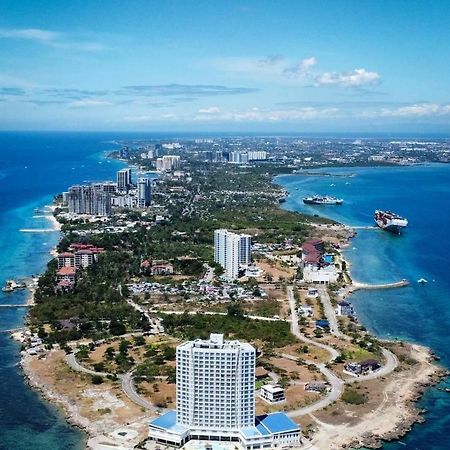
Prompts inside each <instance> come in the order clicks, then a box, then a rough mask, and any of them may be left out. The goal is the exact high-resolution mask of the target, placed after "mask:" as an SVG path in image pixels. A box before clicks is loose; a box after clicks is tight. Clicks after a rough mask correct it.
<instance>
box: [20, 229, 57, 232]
mask: <svg viewBox="0 0 450 450" xmlns="http://www.w3.org/2000/svg"><path fill="white" fill-rule="evenodd" d="M19 231H21V232H22V233H52V232H53V231H58V230H55V229H53V228H22V229H20V230H19Z"/></svg>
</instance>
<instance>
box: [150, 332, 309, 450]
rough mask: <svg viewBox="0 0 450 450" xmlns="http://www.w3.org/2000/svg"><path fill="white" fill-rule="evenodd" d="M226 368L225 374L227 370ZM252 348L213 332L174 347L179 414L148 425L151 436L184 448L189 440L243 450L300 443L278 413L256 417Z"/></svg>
mask: <svg viewBox="0 0 450 450" xmlns="http://www.w3.org/2000/svg"><path fill="white" fill-rule="evenodd" d="M228 368H229V369H230V372H229V373H228V372H227V370H228ZM254 372H255V349H254V348H253V347H252V346H251V345H249V344H241V343H240V342H239V341H224V340H223V335H216V334H212V335H211V337H210V339H209V340H207V341H200V340H197V341H193V342H189V343H186V344H181V345H180V346H178V347H177V410H176V411H168V412H167V413H165V414H164V415H162V416H160V417H158V418H156V419H153V420H152V421H150V423H149V438H150V439H151V440H154V441H156V442H158V443H160V444H164V445H170V446H174V447H178V448H180V447H183V446H184V445H185V444H186V443H187V442H189V441H205V442H208V443H210V444H211V443H214V442H216V443H217V444H218V443H219V442H221V443H222V444H224V443H229V444H232V445H233V446H235V447H238V448H241V449H243V450H258V449H261V450H262V449H269V448H286V447H291V446H294V445H297V444H299V443H300V426H299V425H297V424H296V423H295V422H293V421H292V420H291V419H290V418H289V417H288V416H287V415H286V414H284V413H281V412H278V413H273V414H266V415H262V416H256V417H255V397H254V395H255V373H254Z"/></svg>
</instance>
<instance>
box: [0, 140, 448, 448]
mask: <svg viewBox="0 0 450 450" xmlns="http://www.w3.org/2000/svg"><path fill="white" fill-rule="evenodd" d="M164 137H168V136H167V135H157V134H152V135H148V134H147V135H145V134H142V135H138V134H136V133H133V134H125V133H121V134H118V133H12V132H11V133H10V132H2V133H0V155H1V158H2V164H1V166H0V194H1V197H0V198H1V199H2V201H1V203H0V248H1V252H0V284H1V283H3V282H4V280H7V279H9V278H16V279H17V278H21V277H26V276H30V275H32V274H39V273H40V272H42V271H43V270H44V268H45V265H46V263H47V262H48V261H49V259H50V256H49V251H50V249H51V248H52V247H53V246H54V245H55V244H56V243H57V240H58V233H22V232H20V231H19V230H20V229H23V228H49V227H50V222H49V221H48V219H46V218H43V217H38V216H40V215H41V214H39V213H34V210H35V209H42V208H43V207H44V206H45V205H47V204H50V203H51V201H52V197H53V195H54V194H56V193H58V192H61V191H63V190H65V189H66V188H67V187H68V186H69V185H71V184H74V183H80V182H83V181H96V180H104V179H113V178H114V175H115V172H116V171H117V170H118V169H120V168H121V167H123V164H122V163H120V162H117V161H106V160H105V159H104V152H105V151H107V150H113V149H115V148H117V147H115V146H114V145H113V144H112V141H113V140H114V139H128V138H129V139H139V138H164ZM322 171H323V172H329V173H331V172H332V173H334V174H344V175H351V174H355V176H352V177H348V178H346V177H331V178H329V177H322V178H318V177H303V176H296V175H293V176H282V177H278V182H279V183H280V184H282V185H283V186H285V187H286V188H287V189H288V190H289V191H290V193H291V195H290V196H289V198H288V200H287V202H286V204H285V206H286V207H287V208H291V209H295V210H301V211H307V212H309V213H313V214H321V215H326V216H328V217H332V218H334V219H336V220H340V221H342V222H345V223H348V224H351V225H359V226H366V225H372V221H373V219H372V214H373V210H374V209H376V208H391V209H393V210H395V211H397V212H399V213H401V214H404V215H405V216H406V217H408V219H409V221H410V225H409V226H408V229H407V230H406V232H405V233H404V235H403V236H400V237H397V236H392V235H389V234H387V233H383V232H381V231H373V230H359V231H358V236H357V237H356V238H355V239H354V240H353V241H352V245H351V247H350V248H349V249H348V250H347V256H348V258H349V259H350V261H351V262H352V264H353V267H352V274H353V276H354V278H355V279H356V280H358V281H367V282H376V281H382V282H384V281H391V280H397V279H401V278H407V279H409V280H411V281H412V284H411V285H410V286H409V287H407V288H403V289H398V290H390V291H382V292H381V291H380V292H359V293H357V294H356V295H355V296H354V297H353V303H354V305H355V308H356V310H357V313H358V315H359V317H360V320H361V322H363V323H364V324H365V325H366V326H367V327H368V328H369V329H370V330H371V331H373V332H374V333H375V334H377V335H379V336H383V337H389V338H394V337H401V338H404V339H409V340H412V341H415V342H419V343H422V344H425V345H428V346H430V347H431V348H433V350H434V351H436V353H437V354H438V355H439V356H441V358H442V363H443V364H444V365H445V366H446V367H449V366H450V346H448V330H449V329H450V327H449V325H450V304H449V297H450V277H449V272H450V271H449V269H448V262H447V258H448V256H449V255H450V240H449V239H448V237H447V230H449V229H450V214H449V211H450V166H443V165H432V166H420V167H406V168H400V167H399V168H370V169H366V168H364V169H359V168H351V169H349V168H347V169H323V170H322ZM347 183H348V184H347ZM331 185H333V186H331ZM312 193H329V194H332V195H338V196H342V197H343V198H344V199H345V204H344V205H343V206H340V207H322V208H319V207H306V206H304V205H303V204H302V202H301V198H302V197H303V196H304V195H306V194H312ZM421 277H424V278H426V279H427V280H428V281H429V282H428V283H427V284H426V285H418V284H417V283H416V282H415V281H416V280H417V279H418V278H421ZM26 295H27V293H26V292H24V291H18V292H14V293H11V294H4V293H2V292H0V304H1V303H3V304H5V303H25V301H26ZM25 314H26V310H25V309H24V308H22V309H8V308H0V450H11V449H17V450H25V449H26V450H62V449H66V450H79V449H82V448H83V442H84V434H83V433H82V432H80V431H79V430H77V429H75V428H72V427H70V426H69V425H67V424H66V422H65V421H64V418H63V416H62V415H61V414H60V412H59V411H58V410H57V409H56V408H54V407H53V406H51V405H50V404H49V403H47V402H45V401H43V400H42V399H41V398H40V397H39V395H38V394H37V393H36V392H34V391H32V390H30V389H29V388H28V386H27V384H26V383H25V382H24V380H23V378H22V374H21V371H20V369H19V368H18V367H17V363H18V361H19V358H20V346H19V345H18V344H17V343H16V342H14V341H13V340H11V339H10V338H9V336H8V335H7V334H5V333H1V330H8V329H11V328H16V327H20V326H21V325H22V323H23V320H24V315H25ZM420 407H422V408H426V409H427V410H428V412H427V414H426V415H425V417H426V420H427V422H426V424H425V425H417V426H415V427H414V429H413V431H412V432H411V433H410V434H409V435H408V436H407V437H405V438H403V439H402V441H401V442H402V444H398V443H393V444H387V445H386V446H385V447H384V448H385V449H388V450H394V449H395V450H397V449H407V450H408V449H411V450H418V449H423V450H425V449H427V450H444V449H448V448H449V446H448V445H447V434H448V430H449V429H450V414H449V413H450V395H449V394H446V393H443V392H441V391H438V390H437V389H435V388H432V389H429V390H428V391H427V393H426V395H425V396H424V398H423V399H422V400H421V402H420Z"/></svg>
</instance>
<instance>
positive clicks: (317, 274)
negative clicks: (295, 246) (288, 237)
mask: <svg viewBox="0 0 450 450" xmlns="http://www.w3.org/2000/svg"><path fill="white" fill-rule="evenodd" d="M302 269H303V281H305V282H306V283H319V284H329V283H336V282H337V280H338V278H339V274H340V272H339V270H338V269H337V268H336V266H335V265H334V257H333V255H327V254H325V245H324V242H323V241H322V240H320V239H312V240H310V241H306V242H305V243H304V244H303V245H302Z"/></svg>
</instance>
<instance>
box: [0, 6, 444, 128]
mask: <svg viewBox="0 0 450 450" xmlns="http://www.w3.org/2000/svg"><path fill="white" fill-rule="evenodd" d="M128 5H129V6H128V7H127V8H126V9H125V8H123V3H120V2H117V1H112V2H109V3H108V8H105V7H104V4H101V3H100V2H90V3H89V4H87V5H86V4H82V3H81V2H79V1H74V2H71V4H70V6H68V5H63V6H61V5H58V4H56V3H54V2H51V1H45V0H43V1H41V2H33V3H32V4H31V3H26V2H25V3H19V4H17V3H16V2H12V1H8V0H7V1H4V2H2V6H1V7H0V49H1V52H2V55H3V56H4V58H3V59H2V60H1V61H0V114H1V115H2V119H3V120H2V122H1V129H3V130H105V131H107V130H117V131H120V130H123V131H167V132H170V131H254V132H258V131H264V132H271V131H272V132H299V133H301V132H325V131H329V132H339V131H341V132H342V131H369V132H380V131H388V132H413V131H414V132H443V133H448V132H449V131H450V120H449V118H450V99H449V98H448V97H447V96H446V94H445V92H447V91H448V89H449V87H450V81H449V79H448V77H447V73H448V71H449V69H450V67H449V66H450V61H449V60H448V57H447V54H446V46H445V45H444V44H445V42H447V41H448V40H449V38H450V30H449V29H448V27H447V26H446V18H447V17H448V12H449V6H448V4H447V3H446V2H444V1H435V2H432V3H431V2H430V3H425V2H419V1H408V2H406V1H396V2H388V1H380V2H356V1H336V2H333V3H329V2H323V1H317V2H305V1H302V2H288V1H285V2H280V3H277V4H273V3H272V2H264V1H263V2H257V1H242V2H234V1H233V2H223V1H222V2H214V3H213V4H212V3H208V2H195V3H194V2H164V3H159V2H144V1H138V0H136V1H133V2H130V3H129V4H128Z"/></svg>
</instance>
